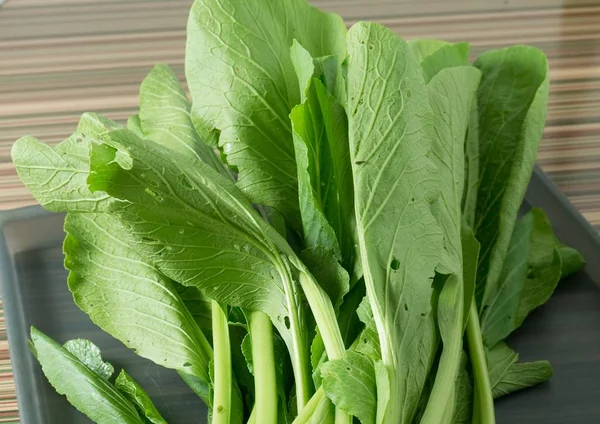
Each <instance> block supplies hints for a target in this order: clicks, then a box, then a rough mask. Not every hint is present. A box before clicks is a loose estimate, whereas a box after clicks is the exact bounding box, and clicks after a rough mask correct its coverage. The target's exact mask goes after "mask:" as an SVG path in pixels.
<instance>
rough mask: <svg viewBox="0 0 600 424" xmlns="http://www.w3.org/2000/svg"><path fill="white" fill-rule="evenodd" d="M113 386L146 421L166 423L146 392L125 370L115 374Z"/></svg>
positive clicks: (158, 423)
mask: <svg viewBox="0 0 600 424" xmlns="http://www.w3.org/2000/svg"><path fill="white" fill-rule="evenodd" d="M115 387H116V388H117V390H118V391H120V392H121V393H122V394H123V395H125V397H126V398H127V399H129V401H130V402H131V403H133V404H134V405H135V406H136V407H137V408H138V410H139V411H140V413H141V414H143V416H144V417H146V419H147V420H148V421H150V422H151V423H153V424H167V422H166V421H165V419H164V418H163V417H162V415H160V412H158V410H157V409H156V407H155V406H154V404H153V403H152V400H150V397H148V394H147V393H146V392H145V391H144V389H142V388H141V386H140V385H139V384H138V383H137V382H136V381H135V380H134V379H133V378H132V377H131V376H130V375H129V374H127V372H125V370H121V372H120V373H119V375H118V376H117V379H116V380H115Z"/></svg>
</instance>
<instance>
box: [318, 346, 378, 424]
mask: <svg viewBox="0 0 600 424" xmlns="http://www.w3.org/2000/svg"><path fill="white" fill-rule="evenodd" d="M321 374H322V377H323V389H324V390H325V393H327V396H328V397H329V398H330V399H331V400H332V401H333V403H334V404H335V405H336V406H338V407H340V408H342V409H343V410H344V411H346V412H348V413H349V414H350V415H353V416H355V417H358V419H359V420H360V422H361V423H363V424H371V423H375V416H376V414H377V383H376V380H375V368H374V365H373V362H372V361H371V360H370V359H369V358H367V357H366V356H364V355H362V354H360V353H357V352H353V351H351V350H349V351H347V352H346V353H344V356H342V357H341V358H339V359H335V360H333V361H329V362H326V363H325V364H324V365H323V366H322V367H321Z"/></svg>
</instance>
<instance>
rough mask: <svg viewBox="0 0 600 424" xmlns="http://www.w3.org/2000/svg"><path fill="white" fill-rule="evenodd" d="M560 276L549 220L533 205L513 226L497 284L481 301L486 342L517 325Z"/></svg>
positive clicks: (496, 339)
mask: <svg viewBox="0 0 600 424" xmlns="http://www.w3.org/2000/svg"><path fill="white" fill-rule="evenodd" d="M560 276H561V261H560V255H559V253H558V251H557V247H556V238H555V237H554V234H553V233H552V227H551V226H550V222H549V221H548V219H547V218H546V216H545V215H544V212H543V211H542V210H541V209H532V210H531V211H530V212H529V213H528V214H527V215H525V216H524V217H523V218H522V219H521V220H519V222H518V223H517V225H516V226H515V229H514V232H513V236H512V238H511V241H510V245H509V249H508V252H507V255H506V259H505V262H504V267H503V271H502V274H501V276H500V279H499V280H498V284H497V287H496V289H495V290H494V291H492V290H490V291H489V293H490V294H491V296H492V297H491V300H490V303H489V304H486V305H484V308H485V310H484V312H483V314H482V321H481V330H482V332H483V335H484V341H485V343H486V344H487V345H488V346H494V345H495V344H496V343H498V342H499V341H500V340H503V339H504V338H506V337H507V336H508V335H509V334H510V333H511V332H512V331H513V330H515V329H516V328H518V327H520V326H521V324H522V323H523V321H524V320H525V317H526V316H527V315H528V314H529V312H531V311H532V310H533V309H535V308H537V307H538V306H540V305H542V304H544V303H546V301H547V300H548V299H549V298H550V295H552V292H553V291H554V288H555V287H556V284H557V283H558V280H559V279H560Z"/></svg>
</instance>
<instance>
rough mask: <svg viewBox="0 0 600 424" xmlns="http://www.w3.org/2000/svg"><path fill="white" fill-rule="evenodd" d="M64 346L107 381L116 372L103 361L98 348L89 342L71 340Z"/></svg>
mask: <svg viewBox="0 0 600 424" xmlns="http://www.w3.org/2000/svg"><path fill="white" fill-rule="evenodd" d="M63 346H64V348H65V349H67V350H68V351H69V352H71V353H72V354H73V355H74V356H75V357H76V358H77V359H79V360H80V361H81V363H83V364H84V365H85V366H86V367H88V368H89V369H90V370H92V371H94V372H95V373H96V374H98V375H99V376H100V377H102V378H104V379H105V380H108V379H109V378H110V377H111V376H112V375H113V373H114V372H115V369H114V368H113V366H112V365H111V364H110V363H108V362H104V361H103V360H102V354H101V353H100V349H99V348H98V346H96V345H95V344H94V343H92V342H90V341H89V340H85V339H74V340H69V341H67V342H66V343H65V344H64V345H63Z"/></svg>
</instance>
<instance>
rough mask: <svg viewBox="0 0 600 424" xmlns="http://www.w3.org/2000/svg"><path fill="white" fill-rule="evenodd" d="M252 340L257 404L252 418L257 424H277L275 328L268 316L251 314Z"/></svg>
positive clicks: (257, 313) (262, 313) (256, 313)
mask: <svg viewBox="0 0 600 424" xmlns="http://www.w3.org/2000/svg"><path fill="white" fill-rule="evenodd" d="M250 337H251V338H252V365H253V368H254V388H255V390H254V393H255V404H254V409H253V411H252V415H251V417H252V416H254V420H255V422H257V423H261V424H277V378H276V375H275V351H274V347H273V326H272V325H271V319H270V318H269V316H268V315H267V314H265V313H264V312H260V311H255V312H252V313H251V314H250Z"/></svg>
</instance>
